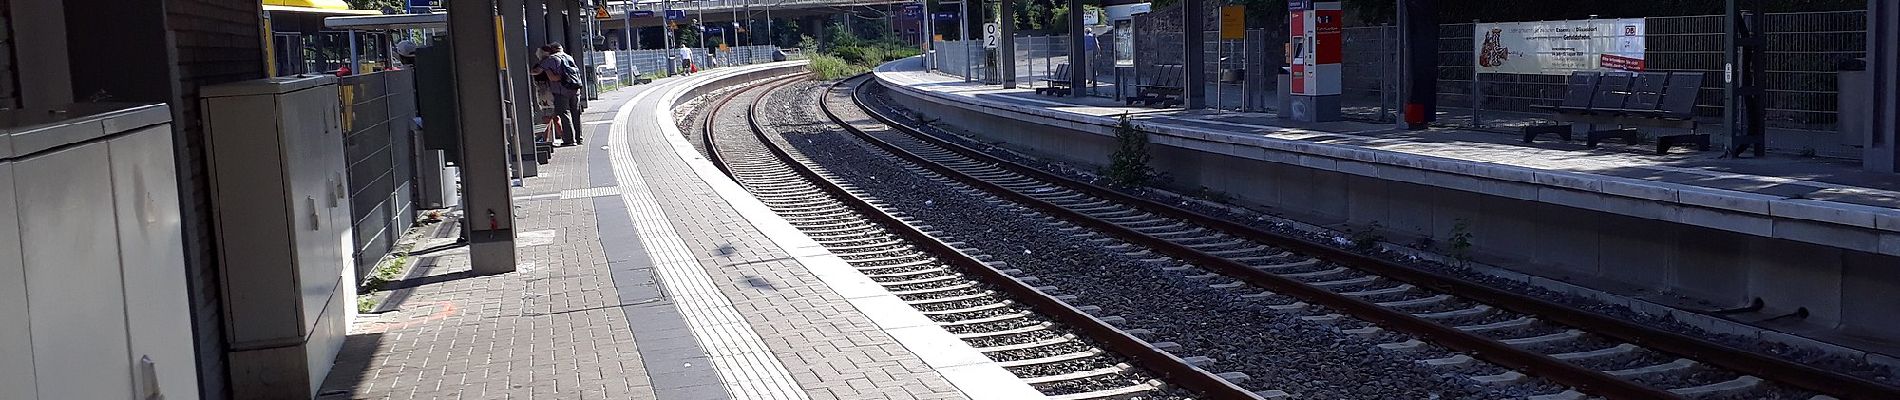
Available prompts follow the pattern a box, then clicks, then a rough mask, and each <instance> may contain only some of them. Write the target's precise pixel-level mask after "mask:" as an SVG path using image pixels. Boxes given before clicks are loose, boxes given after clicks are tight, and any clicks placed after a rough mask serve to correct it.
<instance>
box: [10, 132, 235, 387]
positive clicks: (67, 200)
mask: <svg viewBox="0 0 1900 400" xmlns="http://www.w3.org/2000/svg"><path fill="white" fill-rule="evenodd" d="M170 118H171V112H170V110H169V108H167V107H166V106H164V105H122V104H120V105H114V104H79V105H72V106H68V107H64V108H60V109H54V110H44V109H29V110H6V111H0V189H3V190H4V192H0V321H5V323H4V324H0V398H4V399H128V398H129V399H149V398H157V397H163V398H177V399H189V398H197V397H198V392H197V389H198V387H197V380H198V379H197V378H198V375H197V365H196V360H195V354H194V353H193V351H192V349H193V342H192V339H191V334H192V330H191V325H190V321H191V308H190V299H189V297H188V295H187V294H186V281H185V280H186V276H187V272H186V270H185V260H184V247H183V233H182V231H181V227H180V220H181V219H180V213H179V203H178V192H177V185H178V183H177V175H176V173H175V169H174V164H173V162H174V160H173V158H172V154H173V153H172V151H173V149H172V132H171V125H170Z"/></svg>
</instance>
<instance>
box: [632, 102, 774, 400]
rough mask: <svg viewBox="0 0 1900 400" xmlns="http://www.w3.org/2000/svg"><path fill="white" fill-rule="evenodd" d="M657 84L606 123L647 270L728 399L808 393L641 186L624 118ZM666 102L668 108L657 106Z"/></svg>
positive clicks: (645, 187)
mask: <svg viewBox="0 0 1900 400" xmlns="http://www.w3.org/2000/svg"><path fill="white" fill-rule="evenodd" d="M719 72H723V73H714V74H702V75H700V76H697V77H691V78H687V79H685V80H681V81H675V82H672V83H671V84H673V85H678V86H681V87H692V86H696V85H698V84H699V83H700V82H702V81H705V80H708V79H710V78H711V77H718V76H726V75H730V74H733V73H737V71H719ZM660 90H663V89H661V88H656V89H654V90H649V91H646V92H642V93H640V94H639V95H636V96H634V98H633V99H631V100H629V101H628V102H627V103H626V104H625V105H622V106H621V107H620V110H619V111H618V112H616V113H615V114H614V120H613V124H612V125H611V127H610V128H609V129H608V135H609V138H608V143H609V146H608V151H609V153H610V155H611V156H612V157H611V159H612V164H613V170H614V178H615V179H616V180H617V181H618V183H619V187H620V188H621V190H619V192H620V198H621V200H622V201H623V202H625V203H626V205H627V210H628V216H629V219H631V220H632V221H633V223H634V226H635V227H637V228H638V230H639V235H640V241H641V242H642V243H645V244H646V245H647V248H648V251H649V252H651V256H652V258H653V261H654V263H655V265H654V270H655V271H656V273H657V275H659V277H660V283H661V285H664V286H665V287H666V289H667V292H669V293H673V294H675V296H676V297H675V298H674V299H675V301H676V303H675V304H677V305H678V307H679V308H681V314H682V315H684V316H685V318H686V320H687V326H688V327H690V328H691V330H692V331H693V336H694V338H695V339H696V340H697V341H698V342H699V344H700V346H701V347H702V348H704V349H706V350H707V352H708V357H709V358H710V359H711V360H712V363H713V367H714V370H715V371H717V372H718V373H719V377H720V379H721V380H722V381H723V383H724V384H725V386H726V389H727V392H728V395H730V396H733V397H732V398H735V399H801V400H802V399H809V398H810V397H808V396H806V394H805V391H804V389H803V388H801V387H799V386H798V382H797V380H795V379H793V378H792V376H791V373H790V372H787V371H786V370H785V366H784V365H783V364H780V363H779V362H778V359H777V358H776V357H772V356H771V351H770V350H769V348H768V347H766V345H765V341H764V339H762V338H760V337H759V335H758V332H757V331H754V330H753V329H752V326H751V325H750V324H748V323H746V322H745V319H744V318H743V317H742V316H741V315H740V314H739V312H738V310H736V309H734V308H733V307H732V301H731V300H730V299H728V298H726V296H725V294H723V293H722V292H720V291H719V288H718V286H717V285H716V284H714V283H713V281H712V277H711V276H709V275H707V273H706V270H705V269H703V268H702V267H701V266H700V265H699V262H698V260H697V259H695V257H693V256H692V253H691V252H690V251H689V250H688V249H687V247H686V241H685V240H684V239H682V238H680V236H679V233H678V232H675V231H674V230H673V225H672V224H671V223H669V222H668V219H667V218H666V214H665V210H664V209H662V208H661V207H660V203H659V200H658V199H655V198H654V197H653V194H652V193H651V192H649V191H648V188H647V183H646V180H645V179H644V178H643V177H641V176H640V172H639V169H638V164H636V163H635V162H634V159H633V153H632V151H631V150H630V149H632V147H631V146H630V145H629V143H630V139H629V138H628V135H629V133H628V129H627V124H628V123H629V122H630V121H631V119H630V117H632V116H633V110H634V108H636V107H637V106H638V105H639V104H640V103H641V102H642V101H644V100H645V99H646V98H647V97H648V96H649V95H652V94H653V93H655V92H657V91H660ZM668 109H670V107H669V108H662V109H661V110H668ZM661 121H667V122H670V121H673V118H671V116H670V115H669V116H668V118H664V119H656V120H654V121H652V123H655V124H657V125H660V126H661V127H662V128H664V127H669V126H672V124H670V123H663V122H661ZM676 130H677V129H676ZM748 356H751V357H748Z"/></svg>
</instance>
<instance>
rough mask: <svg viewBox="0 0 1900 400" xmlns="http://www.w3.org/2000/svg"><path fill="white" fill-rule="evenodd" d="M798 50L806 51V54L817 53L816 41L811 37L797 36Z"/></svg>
mask: <svg viewBox="0 0 1900 400" xmlns="http://www.w3.org/2000/svg"><path fill="white" fill-rule="evenodd" d="M798 48H800V49H804V50H805V51H808V52H817V51H818V39H814V38H812V37H811V36H799V38H798Z"/></svg>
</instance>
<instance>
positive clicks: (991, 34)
mask: <svg viewBox="0 0 1900 400" xmlns="http://www.w3.org/2000/svg"><path fill="white" fill-rule="evenodd" d="M1002 30H1003V28H1002V27H1000V26H997V25H996V23H995V22H989V23H984V24H983V48H985V49H994V48H996V38H997V37H998V36H1002Z"/></svg>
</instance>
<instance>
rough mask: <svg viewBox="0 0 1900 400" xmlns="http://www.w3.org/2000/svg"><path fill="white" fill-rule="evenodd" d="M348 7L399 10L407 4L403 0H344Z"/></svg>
mask: <svg viewBox="0 0 1900 400" xmlns="http://www.w3.org/2000/svg"><path fill="white" fill-rule="evenodd" d="M343 2H344V3H347V4H349V5H350V8H352V9H357V10H376V11H397V12H401V11H402V10H403V9H404V8H405V7H408V6H409V4H408V3H407V2H404V1H403V0H344V1H343Z"/></svg>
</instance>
